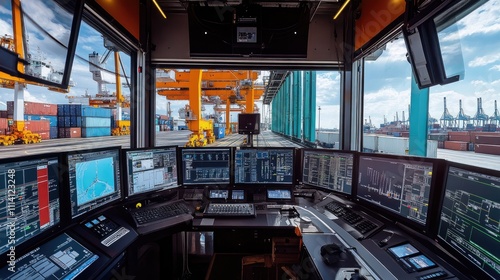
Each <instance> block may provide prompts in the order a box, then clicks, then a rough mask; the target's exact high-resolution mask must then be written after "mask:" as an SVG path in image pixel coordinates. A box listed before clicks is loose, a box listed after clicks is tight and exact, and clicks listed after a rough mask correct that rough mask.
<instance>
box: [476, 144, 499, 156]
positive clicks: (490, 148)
mask: <svg viewBox="0 0 500 280" xmlns="http://www.w3.org/2000/svg"><path fill="white" fill-rule="evenodd" d="M474 152H476V153H482V154H490V155H500V145H487V144H476V145H475V146H474Z"/></svg>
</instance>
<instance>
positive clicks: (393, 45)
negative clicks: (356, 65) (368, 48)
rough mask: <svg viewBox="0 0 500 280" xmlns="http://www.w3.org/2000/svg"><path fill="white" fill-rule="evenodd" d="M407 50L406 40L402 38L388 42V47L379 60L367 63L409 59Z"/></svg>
mask: <svg viewBox="0 0 500 280" xmlns="http://www.w3.org/2000/svg"><path fill="white" fill-rule="evenodd" d="M407 52H408V51H407V50H406V45H405V42H404V40H403V39H402V38H400V39H397V40H394V41H392V42H390V43H388V44H387V47H386V49H385V50H384V52H383V53H382V55H381V56H380V57H379V58H378V59H377V60H375V61H367V62H366V63H393V62H401V61H407V60H406V53H407Z"/></svg>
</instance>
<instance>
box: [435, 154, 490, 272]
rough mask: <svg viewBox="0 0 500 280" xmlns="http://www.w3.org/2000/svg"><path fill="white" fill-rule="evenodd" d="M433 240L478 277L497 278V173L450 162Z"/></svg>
mask: <svg viewBox="0 0 500 280" xmlns="http://www.w3.org/2000/svg"><path fill="white" fill-rule="evenodd" d="M443 192H444V193H443V195H442V200H443V201H442V203H441V210H440V212H439V214H438V217H439V222H438V224H439V228H438V229H437V238H436V240H437V241H438V243H440V244H441V245H442V246H443V247H444V248H445V249H446V250H448V251H449V252H450V253H451V254H453V256H456V257H457V258H459V259H460V260H461V262H462V263H463V264H464V266H466V267H467V268H468V269H470V270H472V272H471V273H474V275H475V276H477V278H478V279H486V278H488V277H491V278H492V279H500V242H498V236H499V234H500V225H499V220H500V172H499V171H495V170H489V169H484V168H479V167H473V166H467V165H462V164H458V163H452V162H449V163H448V166H447V171H446V181H445V184H444V191H443Z"/></svg>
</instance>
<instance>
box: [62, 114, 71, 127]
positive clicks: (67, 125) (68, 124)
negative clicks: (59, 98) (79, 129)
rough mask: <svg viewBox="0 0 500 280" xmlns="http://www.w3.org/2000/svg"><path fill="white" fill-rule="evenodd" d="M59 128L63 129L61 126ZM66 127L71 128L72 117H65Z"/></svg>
mask: <svg viewBox="0 0 500 280" xmlns="http://www.w3.org/2000/svg"><path fill="white" fill-rule="evenodd" d="M59 127H61V126H59ZM64 127H71V117H70V116H65V117H64Z"/></svg>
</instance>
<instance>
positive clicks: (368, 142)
mask: <svg viewBox="0 0 500 280" xmlns="http://www.w3.org/2000/svg"><path fill="white" fill-rule="evenodd" d="M363 149H367V150H371V151H377V150H378V136H377V135H374V134H363Z"/></svg>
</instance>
